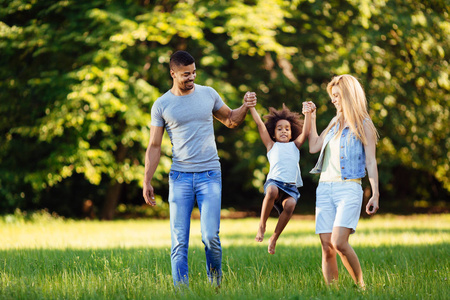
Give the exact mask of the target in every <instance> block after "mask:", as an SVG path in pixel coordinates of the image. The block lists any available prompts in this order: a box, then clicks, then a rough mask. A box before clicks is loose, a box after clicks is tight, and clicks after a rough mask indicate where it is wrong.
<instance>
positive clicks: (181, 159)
mask: <svg viewBox="0 0 450 300" xmlns="http://www.w3.org/2000/svg"><path fill="white" fill-rule="evenodd" d="M223 105H224V102H223V101H222V99H221V98H220V96H219V94H218V93H217V92H216V91H215V90H214V89H213V88H211V87H207V86H202V85H198V84H195V90H194V92H193V93H191V94H189V95H186V96H175V95H174V94H172V92H171V91H170V90H169V91H167V92H166V93H165V94H164V95H162V96H161V97H160V98H158V99H157V100H156V101H155V103H154V104H153V106H152V113H151V114H152V121H151V125H152V126H158V127H163V126H164V127H165V129H166V131H167V133H168V134H169V137H170V141H171V143H172V167H171V170H173V171H180V172H203V171H207V170H217V169H220V162H219V156H218V155H217V147H216V142H215V137H214V127H213V121H214V117H213V112H215V111H217V110H219V109H220V108H221V107H222V106H223Z"/></svg>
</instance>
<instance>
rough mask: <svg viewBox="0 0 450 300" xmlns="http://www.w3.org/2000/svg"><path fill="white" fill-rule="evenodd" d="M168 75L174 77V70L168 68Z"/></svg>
mask: <svg viewBox="0 0 450 300" xmlns="http://www.w3.org/2000/svg"><path fill="white" fill-rule="evenodd" d="M170 76H171V77H172V78H175V71H174V70H172V69H170Z"/></svg>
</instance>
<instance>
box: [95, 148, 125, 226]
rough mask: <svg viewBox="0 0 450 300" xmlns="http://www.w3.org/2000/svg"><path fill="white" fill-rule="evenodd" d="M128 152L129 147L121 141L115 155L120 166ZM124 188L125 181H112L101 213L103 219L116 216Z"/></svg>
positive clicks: (110, 218)
mask: <svg viewBox="0 0 450 300" xmlns="http://www.w3.org/2000/svg"><path fill="white" fill-rule="evenodd" d="M126 154H127V148H126V147H125V146H124V145H123V144H122V143H119V145H118V146H117V151H116V155H115V157H116V162H117V164H118V165H119V166H120V165H121V164H122V162H123V161H124V160H125V157H126ZM122 188H123V183H119V182H117V181H116V180H113V181H112V182H111V185H110V186H109V187H108V191H107V192H106V198H105V201H104V202H103V208H102V213H101V218H102V220H112V219H113V218H114V214H115V212H116V207H117V204H119V200H120V195H121V192H122Z"/></svg>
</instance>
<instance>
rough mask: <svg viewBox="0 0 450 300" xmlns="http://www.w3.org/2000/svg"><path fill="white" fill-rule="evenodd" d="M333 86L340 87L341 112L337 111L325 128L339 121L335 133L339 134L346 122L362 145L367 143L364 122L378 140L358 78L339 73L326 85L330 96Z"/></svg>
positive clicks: (331, 95)
mask: <svg viewBox="0 0 450 300" xmlns="http://www.w3.org/2000/svg"><path fill="white" fill-rule="evenodd" d="M335 86H337V87H339V89H340V95H339V96H340V105H341V107H342V113H339V112H338V114H337V116H336V118H334V119H333V120H332V121H331V122H330V125H329V126H328V129H327V130H330V128H331V127H332V126H333V125H335V124H337V123H339V124H340V126H339V131H338V133H337V134H338V135H341V134H342V131H343V130H344V126H343V125H344V124H345V122H347V124H348V125H349V127H350V130H351V131H352V132H353V133H354V134H355V136H356V137H357V138H358V139H359V140H360V141H361V142H362V143H363V144H364V145H367V139H366V132H365V131H364V122H365V123H366V125H367V126H368V128H369V130H370V131H372V133H373V134H374V136H375V137H376V138H377V141H378V132H377V129H376V128H375V125H373V122H372V119H371V118H370V115H369V113H368V112H367V99H366V95H365V93H364V90H363V88H362V86H361V84H360V83H359V81H358V79H356V78H355V77H353V76H351V75H339V76H335V77H333V78H332V79H331V82H330V83H328V85H327V92H328V95H329V96H330V97H331V98H332V97H333V94H332V92H331V90H332V88H333V87H335Z"/></svg>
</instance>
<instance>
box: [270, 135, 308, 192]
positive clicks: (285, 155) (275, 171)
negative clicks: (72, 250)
mask: <svg viewBox="0 0 450 300" xmlns="http://www.w3.org/2000/svg"><path fill="white" fill-rule="evenodd" d="M267 158H268V159H269V164H270V171H269V174H268V175H267V180H269V179H274V180H278V181H282V182H285V183H290V184H295V185H296V186H297V187H300V186H303V181H302V176H301V173H300V165H299V164H298V163H299V162H300V151H299V150H298V148H297V146H296V145H295V143H294V142H289V143H279V142H275V144H274V145H273V147H272V149H270V151H269V152H267Z"/></svg>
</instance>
